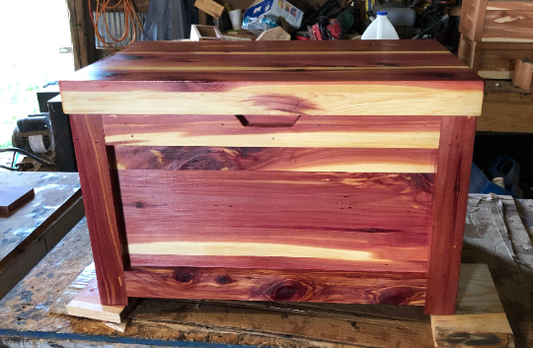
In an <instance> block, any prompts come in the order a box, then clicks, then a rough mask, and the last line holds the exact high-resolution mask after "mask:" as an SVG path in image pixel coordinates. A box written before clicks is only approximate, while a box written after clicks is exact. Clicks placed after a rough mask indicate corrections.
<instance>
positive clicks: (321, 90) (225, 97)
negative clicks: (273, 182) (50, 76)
mask: <svg viewBox="0 0 533 348" xmlns="http://www.w3.org/2000/svg"><path fill="white" fill-rule="evenodd" d="M440 87H441V88H438V87H435V88H431V87H427V86H405V85H397V84H386V83H383V84H375V83H371V84H365V83H358V84H332V85H328V86H315V85H302V84H296V83H295V84H292V83H287V84H261V83H258V84H257V85H253V86H244V87H233V88H228V90H227V91H214V92H160V91H157V92H152V91H150V90H148V89H145V90H133V91H128V92H111V91H105V92H96V91H95V92H69V91H63V92H62V94H61V96H62V99H63V107H64V109H65V113H68V114H114V113H116V114H182V115H183V114H190V115H224V114H226V115H302V114H304V115H320V116H325V115H346V116H350V115H353V116H365V115H384V116H394V115H401V116H479V115H481V105H482V102H483V91H482V90H471V89H445V88H442V86H440Z"/></svg>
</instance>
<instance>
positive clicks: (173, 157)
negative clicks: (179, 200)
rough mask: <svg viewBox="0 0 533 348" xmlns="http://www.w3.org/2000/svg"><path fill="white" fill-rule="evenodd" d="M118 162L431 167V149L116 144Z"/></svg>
mask: <svg viewBox="0 0 533 348" xmlns="http://www.w3.org/2000/svg"><path fill="white" fill-rule="evenodd" d="M114 149H115V159H116V161H117V168H118V169H120V170H124V169H153V170H157V169H165V170H228V171H241V170H248V171H274V172H277V171H287V172H315V173H316V172H349V173H434V172H435V169H436V168H435V167H436V164H435V161H436V156H437V151H436V150H433V149H430V150H426V149H373V150H368V149H364V150H363V149H356V148H340V149H329V148H251V147H195V146H190V147H183V148H176V147H171V146H115V147H114Z"/></svg>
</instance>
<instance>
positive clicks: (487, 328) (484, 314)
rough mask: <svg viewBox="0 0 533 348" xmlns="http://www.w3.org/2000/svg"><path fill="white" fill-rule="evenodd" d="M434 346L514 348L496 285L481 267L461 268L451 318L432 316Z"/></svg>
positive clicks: (482, 266)
mask: <svg viewBox="0 0 533 348" xmlns="http://www.w3.org/2000/svg"><path fill="white" fill-rule="evenodd" d="M431 329H432V331H433V340H434V342H435V347H464V346H480V345H482V346H484V347H488V346H490V347H502V348H508V347H514V337H513V331H512V330H511V327H510V326H509V322H508V321H507V317H506V315H505V312H504V310H503V307H502V304H501V301H500V298H499V296H498V293H497V291H496V286H495V285H494V282H493V280H492V277H491V275H490V271H489V268H488V266H487V265H485V264H463V265H461V278H460V280H459V296H458V298H457V311H456V314H455V315H432V316H431Z"/></svg>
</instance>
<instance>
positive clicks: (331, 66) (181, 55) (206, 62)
mask: <svg viewBox="0 0 533 348" xmlns="http://www.w3.org/2000/svg"><path fill="white" fill-rule="evenodd" d="M423 46H425V48H424V49H422V50H417V48H421V47H423ZM156 47H159V48H156ZM413 75H416V80H417V83H416V84H413V83H412V81H413ZM154 82H157V83H154ZM60 84H61V95H62V100H63V107H64V109H65V112H67V113H71V114H73V113H98V114H102V113H120V114H146V113H158V114H198V115H199V114H204V115H205V114H211V115H216V114H269V115H277V114H288V115H295V114H307V115H437V116H438V115H460V116H463V115H466V116H478V115H479V114H480V111H481V110H480V108H479V107H478V106H479V103H480V100H481V98H482V93H481V88H482V83H481V81H479V80H477V78H476V77H475V75H474V74H473V73H472V72H471V71H469V70H468V69H467V68H466V67H465V66H464V65H463V64H462V63H461V62H460V61H459V60H457V59H456V58H455V57H453V56H452V55H451V54H450V53H449V52H447V51H446V50H445V49H444V48H443V47H441V46H439V45H438V44H436V43H431V44H427V45H425V44H419V43H409V44H406V45H405V47H399V45H397V44H391V43H382V44H379V45H376V44H367V43H359V42H348V41H347V42H344V43H343V44H342V45H339V44H338V43H326V42H325V43H320V44H318V45H313V43H301V42H276V43H271V42H268V43H264V42H263V43H262V42H243V43H228V42H220V43H219V42H217V43H158V44H157V45H154V44H145V43H138V44H135V45H133V46H131V47H129V48H126V49H124V50H122V51H121V52H120V53H117V54H116V55H114V56H112V57H109V58H108V59H105V60H102V61H100V62H98V63H96V64H94V65H92V66H91V67H89V68H88V69H84V70H83V71H80V72H79V73H77V74H76V75H75V76H74V78H73V79H72V80H67V81H61V82H60ZM155 92H157V93H155ZM437 96H438V97H437ZM406 104H408V105H412V106H413V107H410V108H404V107H403V106H404V105H406ZM376 105H379V107H376ZM422 110H423V111H422Z"/></svg>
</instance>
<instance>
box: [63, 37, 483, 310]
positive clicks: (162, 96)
mask: <svg viewBox="0 0 533 348" xmlns="http://www.w3.org/2000/svg"><path fill="white" fill-rule="evenodd" d="M60 87H61V95H62V100H63V107H64V110H65V112H66V113H68V114H70V118H71V126H72V132H73V139H74V145H75V150H76V157H77V161H78V167H79V170H80V180H81V186H82V191H83V198H84V202H85V209H86V215H87V221H88V225H89V232H90V236H91V244H92V249H93V254H94V260H95V264H96V272H97V278H98V286H99V290H100V295H101V299H102V303H103V304H108V305H124V304H126V303H127V301H128V297H156V298H180V299H220V300H253V301H308V302H338V303H372V304H376V303H382V304H394V305H415V306H425V311H426V313H431V314H451V313H453V312H454V306H455V298H456V292H457V290H456V289H457V282H458V276H459V265H460V255H461V247H462V239H463V229H464V224H465V213H466V204H467V192H468V185H469V179H470V166H471V158H472V149H473V141H474V132H475V123H476V116H479V115H480V113H481V103H482V98H483V82H482V81H481V79H480V78H479V77H478V76H477V75H476V74H475V73H473V72H472V71H470V70H469V69H468V68H467V67H466V66H465V65H464V64H463V63H461V62H460V61H459V60H458V59H456V58H455V57H454V56H453V55H452V54H451V53H449V52H448V51H447V50H446V49H444V48H443V47H442V46H441V45H440V44H438V43H437V42H434V41H364V42H355V41H333V42H244V43H243V42H238V43H236V42H199V43H192V42H182V43H176V42H143V43H137V44H135V45H132V46H130V47H129V48H126V49H124V50H122V51H120V52H119V53H117V54H115V55H113V56H111V57H108V58H106V59H104V60H102V61H100V62H97V63H95V64H93V65H91V66H89V67H86V68H84V69H82V70H80V71H78V72H76V73H75V74H74V75H73V78H71V79H67V80H64V81H61V82H60Z"/></svg>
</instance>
